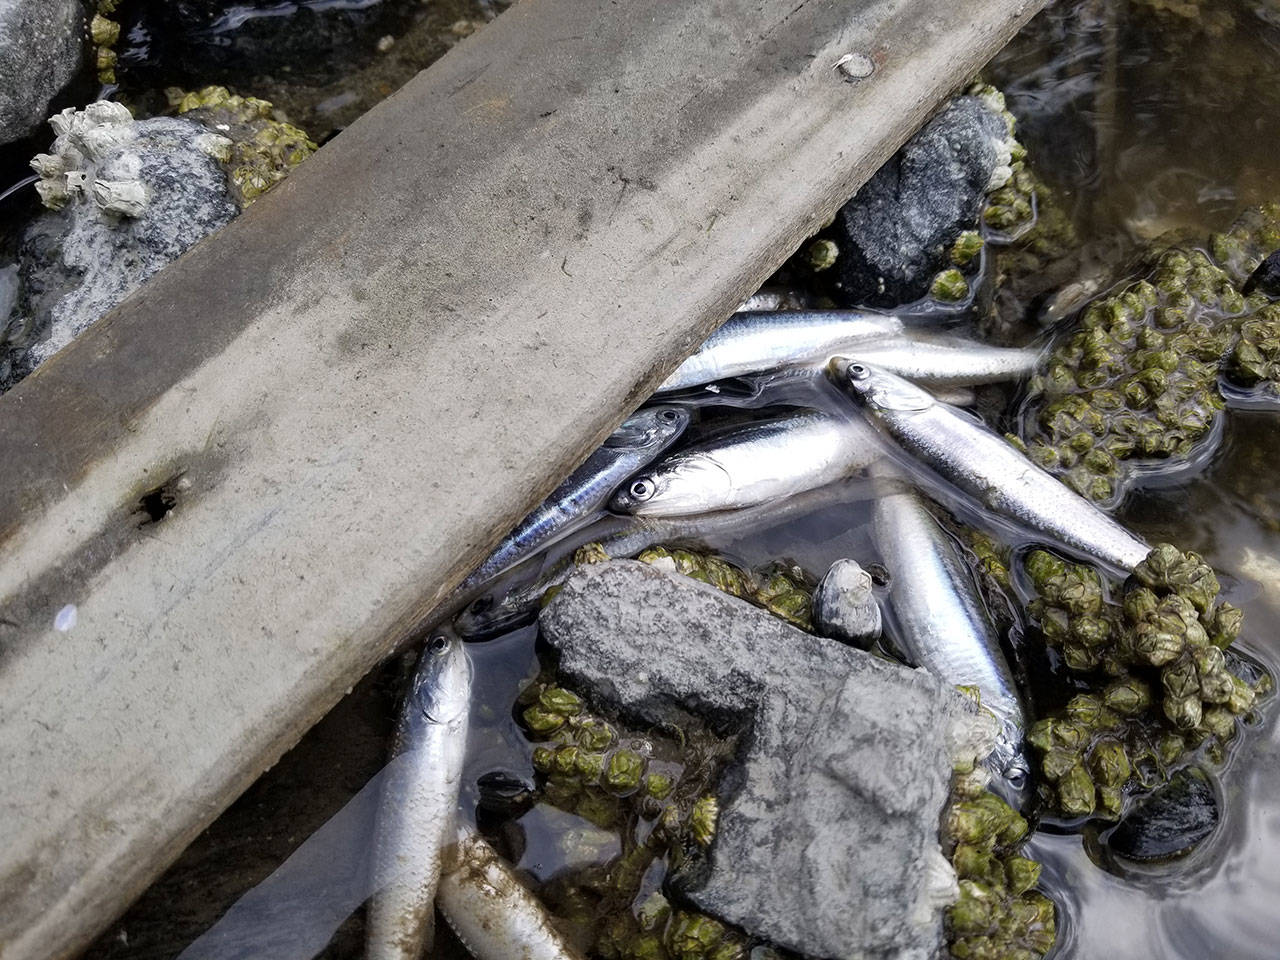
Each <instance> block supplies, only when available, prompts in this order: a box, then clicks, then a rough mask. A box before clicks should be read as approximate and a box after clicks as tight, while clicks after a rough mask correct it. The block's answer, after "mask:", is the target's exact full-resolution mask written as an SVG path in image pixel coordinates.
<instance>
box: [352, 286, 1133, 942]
mask: <svg viewBox="0 0 1280 960" xmlns="http://www.w3.org/2000/svg"><path fill="white" fill-rule="evenodd" d="M753 305H757V306H758V304H753ZM770 306H772V304H770ZM1037 356H1038V351H1037V350H1035V349H1030V348H1025V349H1011V348H1001V347H991V346H988V345H985V344H982V343H978V342H976V341H972V340H967V339H964V338H962V337H958V336H952V335H948V334H940V333H937V332H936V331H933V330H930V329H928V328H927V327H925V326H923V325H920V324H913V323H912V322H909V320H907V319H904V318H901V317H897V316H892V315H888V314H880V313H873V312H869V311H851V310H846V311H838V310H823V311H806V310H783V311H769V310H762V309H753V310H743V311H740V312H738V313H735V314H734V315H733V316H732V317H731V318H730V319H729V320H728V321H727V322H726V323H725V324H724V325H723V326H722V327H720V329H719V330H717V331H716V332H715V333H714V334H712V335H711V336H710V337H709V338H708V339H707V341H706V342H705V343H704V344H703V345H702V347H701V348H700V349H699V350H698V351H697V352H696V353H695V354H694V355H693V356H691V357H690V358H689V359H688V360H686V361H685V362H684V363H683V364H681V365H680V367H679V368H678V369H677V370H676V371H675V372H674V373H673V374H672V375H671V376H670V377H669V378H668V379H667V380H666V381H664V382H663V383H662V385H661V386H660V387H659V389H658V392H657V394H656V395H655V396H656V398H657V399H658V400H659V401H660V402H657V403H654V404H651V405H648V406H645V407H642V408H641V409H640V410H639V411H637V412H636V413H634V414H632V416H630V417H629V418H627V420H626V421H625V422H624V423H623V424H622V426H621V427H619V429H618V430H617V431H616V432H615V433H614V434H613V435H611V436H610V437H609V438H608V439H607V440H606V441H605V443H604V444H603V445H602V446H601V447H600V448H599V449H598V450H597V451H596V452H594V453H593V454H591V456H589V457H588V458H587V459H586V461H585V462H584V463H583V465H582V466H581V467H580V468H579V469H578V470H577V471H575V472H574V473H573V474H572V475H571V476H570V477H569V478H568V479H567V480H565V481H564V483H562V484H561V485H560V486H559V487H557V488H556V490H555V491H554V492H553V493H552V494H551V496H550V497H548V499H547V500H546V501H545V502H544V503H543V504H542V505H540V506H539V507H538V508H536V509H535V510H534V511H533V512H532V513H530V514H529V516H528V517H526V518H525V520H523V521H522V522H521V523H520V524H518V525H517V526H516V528H515V529H514V530H513V531H512V532H511V533H510V534H509V535H508V536H507V537H505V538H504V539H503V541H502V542H501V543H500V544H499V545H498V546H497V548H495V549H494V551H493V552H492V553H491V554H490V555H489V556H488V557H487V558H486V559H485V560H484V561H483V562H481V563H480V564H479V565H478V566H477V567H476V569H475V570H474V571H473V573H472V574H471V575H470V576H469V577H468V578H467V580H466V581H465V582H464V584H463V586H462V587H461V588H460V589H459V590H458V591H457V592H455V594H454V596H453V598H452V601H451V605H449V607H448V609H447V613H448V614H449V616H450V618H451V619H452V623H451V629H450V630H449V631H444V632H437V633H435V634H433V635H432V638H431V639H430V640H429V641H428V642H427V644H426V646H425V648H424V650H423V652H422V654H421V657H420V659H419V661H418V666H417V669H416V672H415V674H414V676H413V679H412V681H411V682H410V684H409V688H408V692H407V693H406V695H405V697H404V700H403V706H402V712H401V716H400V720H399V724H398V726H397V729H396V735H395V742H394V745H393V751H392V753H393V759H392V765H393V769H392V772H391V773H390V775H389V776H388V777H387V778H386V780H385V783H384V787H383V797H382V803H381V806H380V808H379V816H378V823H377V835H376V840H375V854H376V856H375V860H376V864H375V871H376V886H377V892H376V894H375V895H374V897H373V899H372V901H371V904H370V907H369V913H368V923H367V955H368V956H369V957H370V958H375V960H418V958H421V957H424V956H428V955H430V945H431V942H432V923H433V918H434V915H435V910H436V909H439V911H440V914H441V915H442V916H443V917H444V918H445V919H446V920H447V922H448V923H449V925H450V926H451V927H452V928H453V930H454V931H455V933H456V934H457V937H458V939H459V940H460V941H461V942H462V944H463V945H464V946H465V947H466V948H467V950H468V951H470V952H471V954H472V955H473V956H474V957H475V958H476V960H516V958H529V960H570V958H579V957H580V956H581V954H580V953H579V952H578V950H577V949H576V947H575V946H574V945H573V944H572V943H570V942H569V941H568V940H567V939H566V938H565V936H564V934H563V933H562V932H561V931H560V930H558V929H557V927H556V925H555V922H554V920H553V919H552V918H551V917H550V915H549V914H548V913H547V912H546V911H545V910H544V909H543V907H542V906H541V905H540V904H539V902H538V900H537V898H536V897H535V896H534V894H533V893H532V892H531V891H530V889H529V888H528V887H526V886H525V885H524V883H523V881H522V880H521V879H520V877H519V876H518V874H517V873H516V871H515V869H514V867H513V866H512V865H510V864H507V863H505V862H504V861H503V860H502V858H501V857H500V856H499V854H498V853H497V852H496V851H495V850H494V849H493V847H491V846H490V845H489V844H488V843H487V842H486V841H485V839H484V838H483V837H482V836H481V835H480V834H479V833H477V832H476V830H475V828H474V827H473V825H472V824H471V823H470V822H468V818H467V817H466V816H463V815H462V814H461V812H460V810H459V804H460V800H459V791H460V788H461V779H462V759H463V756H464V755H465V750H466V739H467V729H468V726H467V724H468V714H469V710H470V700H471V697H470V689H471V673H472V668H471V664H470V661H469V658H468V655H467V652H466V649H465V641H475V640H483V639H487V638H489V637H493V636H497V635H499V634H502V633H505V632H508V631H510V630H513V629H515V628H517V627H520V626H522V625H524V624H527V623H529V622H531V621H532V620H533V619H534V618H535V617H536V615H537V611H538V609H539V607H540V604H541V602H542V598H543V596H544V595H545V594H546V593H547V591H548V590H551V589H553V588H554V587H556V586H558V585H559V584H560V583H563V582H564V580H565V579H567V577H568V576H569V574H570V573H571V572H572V570H573V568H574V559H573V549H574V548H575V547H577V546H580V545H581V544H582V543H585V542H588V538H589V539H590V540H591V541H594V542H597V543H599V544H600V546H601V547H602V548H603V550H604V552H605V553H606V554H607V555H609V556H611V557H630V556H635V555H636V554H638V553H640V552H641V551H643V550H645V549H647V548H648V547H651V546H654V545H656V544H659V543H665V544H671V543H678V542H692V543H697V542H698V541H699V540H700V539H702V538H704V537H708V536H724V535H726V534H741V533H747V532H756V531H761V530H764V529H767V528H768V527H770V526H773V525H777V524H780V523H783V522H785V521H787V520H789V519H791V518H795V517H799V516H803V515H806V514H808V513H811V512H813V511H814V510H816V509H818V508H819V507H830V506H831V505H832V504H836V505H839V504H841V503H843V502H846V501H847V500H848V498H849V496H850V493H849V491H850V486H849V485H850V484H851V483H853V482H855V478H858V477H864V478H865V479H866V480H867V482H868V483H869V484H872V485H873V486H874V488H875V493H874V495H873V496H872V497H870V499H871V511H872V522H871V525H870V533H871V537H872V540H873V542H874V544H875V547H876V549H877V551H878V554H879V557H880V558H881V560H882V563H883V567H884V576H883V578H882V579H880V580H877V579H876V577H873V575H872V573H871V572H870V571H869V569H867V568H864V567H863V566H862V565H860V564H859V563H858V562H857V561H856V560H855V559H854V558H844V559H841V560H839V561H837V562H836V563H835V564H833V565H832V567H831V569H830V570H829V571H827V574H826V576H824V577H823V578H822V580H821V582H820V584H819V586H818V588H817V590H816V591H815V593H814V598H813V623H814V630H815V632H816V633H818V634H819V635H821V636H825V637H828V638H831V639H832V641H833V642H835V641H839V642H842V643H849V644H854V645H857V646H859V647H862V648H864V649H866V648H870V647H872V646H873V645H875V644H877V643H878V644H880V646H881V648H882V649H883V650H885V651H886V652H888V653H890V654H892V655H895V656H897V657H899V658H900V659H902V660H903V661H905V662H907V663H909V664H911V665H912V666H916V667H919V668H921V669H924V670H928V671H930V672H932V673H934V674H936V675H937V676H938V677H940V678H942V679H944V680H945V681H947V682H948V683H951V684H955V685H957V686H964V687H971V688H976V689H977V690H978V691H979V694H980V697H981V702H982V704H983V705H984V706H985V707H986V708H987V709H988V710H989V711H990V712H991V713H992V714H994V715H995V717H996V719H997V720H998V721H999V725H1000V731H1001V732H1000V735H999V738H998V741H997V746H996V749H995V751H994V752H993V754H992V756H991V758H990V759H989V760H988V765H989V767H990V768H991V771H992V773H993V774H994V775H995V778H996V786H997V787H998V788H999V789H1001V791H1002V792H1003V793H1004V795H1005V796H1006V798H1007V799H1010V802H1012V803H1015V804H1017V803H1019V802H1020V801H1021V799H1022V798H1023V797H1024V796H1025V795H1026V790H1027V786H1028V781H1029V777H1030V766H1029V764H1028V762H1027V759H1026V751H1025V746H1024V742H1023V735H1024V731H1025V729H1026V727H1027V723H1028V720H1027V717H1026V715H1025V705H1024V704H1025V700H1024V697H1023V694H1022V692H1021V691H1020V690H1019V686H1018V683H1017V681H1016V680H1015V675H1014V672H1013V670H1011V669H1010V665H1009V662H1008V661H1007V659H1006V655H1005V652H1004V647H1003V644H1002V640H1001V636H1000V632H999V631H998V630H997V628H996V627H995V625H994V623H993V620H992V617H991V614H990V613H989V611H988V610H987V607H986V605H985V603H984V600H983V594H982V592H981V590H980V589H979V586H978V584H977V582H976V580H975V576H974V571H973V569H972V567H971V565H970V563H969V562H968V560H967V559H966V551H965V549H964V547H963V546H962V544H961V543H960V542H959V541H958V540H957V539H956V538H955V537H954V536H953V535H952V534H951V533H950V532H949V530H948V529H947V527H946V525H945V523H944V518H945V517H946V515H947V511H950V512H951V513H954V514H956V515H960V516H963V517H964V518H965V520H966V521H967V522H970V523H974V524H978V525H987V526H989V527H991V528H992V529H993V530H994V531H995V532H997V533H1001V534H1004V535H1005V536H1006V538H1007V539H1009V541H1010V542H1014V543H1016V544H1018V545H1019V546H1024V545H1026V544H1030V543H1043V544H1048V545H1051V546H1054V547H1057V548H1058V549H1061V550H1063V551H1065V552H1067V553H1069V554H1070V555H1072V556H1074V557H1077V558H1079V559H1083V560H1088V561H1092V562H1095V563H1098V564H1101V565H1102V566H1104V567H1106V568H1109V569H1111V570H1113V571H1117V572H1120V573H1128V572H1129V571H1130V570H1132V568H1133V567H1134V566H1135V565H1136V564H1138V563H1139V562H1140V561H1141V560H1142V559H1143V558H1144V557H1145V556H1146V554H1147V552H1148V548H1147V545H1146V544H1145V543H1143V542H1142V540H1141V539H1139V538H1138V537H1136V536H1135V535H1133V534H1132V533H1130V532H1129V531H1127V530H1126V529H1125V528H1124V527H1123V526H1121V525H1120V524H1119V523H1118V522H1117V521H1115V520H1114V519H1113V518H1111V517H1110V516H1109V515H1108V514H1106V513H1104V512H1103V511H1102V510H1100V509H1099V508H1098V507H1097V506H1095V505H1094V504H1092V503H1091V502H1089V501H1088V500H1085V499H1084V498H1082V497H1080V496H1078V495H1077V494H1075V493H1074V492H1072V491H1071V490H1070V489H1068V488H1067V487H1066V486H1064V485H1063V484H1062V483H1060V482H1059V481H1058V480H1056V479H1054V478H1053V477H1052V476H1050V475H1049V474H1047V473H1045V472H1044V471H1043V470H1041V469H1040V468H1039V467H1037V466H1036V465H1035V464H1033V463H1032V462H1031V461H1030V460H1028V459H1027V457H1026V456H1024V455H1023V454H1022V453H1021V452H1020V451H1019V450H1018V449H1017V448H1016V447H1015V446H1013V445H1012V444H1010V443H1009V442H1008V441H1006V440H1004V439H1003V438H1002V437H1001V436H1000V435H999V434H997V433H995V432H994V431H993V430H991V429H990V428H989V427H988V426H987V425H986V424H984V423H983V422H982V421H981V420H980V419H979V418H978V417H977V416H976V415H974V414H972V413H970V412H968V411H967V410H964V409H961V408H959V407H957V406H955V405H952V404H950V403H947V402H946V400H945V398H947V397H954V398H956V399H959V400H960V401H962V402H963V401H966V400H968V399H970V398H971V397H972V393H971V392H969V391H968V388H970V387H972V386H974V385H979V384H989V383H998V382H1005V381H1014V382H1017V381H1019V380H1021V379H1023V378H1025V377H1026V376H1028V375H1029V374H1030V373H1031V371H1032V370H1033V368H1034V367H1035V364H1036V361H1037ZM742 378H746V379H748V380H754V381H755V387H754V388H753V389H754V390H755V394H753V396H755V395H758V396H759V397H761V398H764V400H768V399H769V398H770V392H769V391H770V389H771V386H770V385H771V384H790V385H794V384H795V383H797V382H803V383H806V384H809V387H808V389H809V391H810V394H809V396H810V400H811V402H809V403H807V404H796V403H794V402H785V401H784V403H783V405H784V406H785V409H778V404H771V405H770V404H766V403H765V402H764V400H761V401H758V402H757V403H756V406H755V408H751V407H747V408H745V409H744V408H733V407H730V406H726V407H725V408H724V409H721V410H719V411H717V400H718V398H720V396H721V393H720V387H719V384H720V383H722V382H725V381H730V380H735V379H742ZM824 384H826V386H824ZM957 390H958V391H959V392H958V393H956V391H957ZM784 396H788V397H789V395H784ZM761 407H766V412H765V413H764V415H759V414H756V413H754V412H753V409H759V408H761ZM725 410H728V411H729V412H728V413H727V414H726V413H725ZM717 412H718V413H719V414H720V415H719V416H717ZM690 434H694V435H693V436H692V437H690V436H689V435H690ZM453 614H456V616H453Z"/></svg>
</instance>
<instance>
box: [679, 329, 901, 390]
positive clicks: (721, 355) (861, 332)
mask: <svg viewBox="0 0 1280 960" xmlns="http://www.w3.org/2000/svg"><path fill="white" fill-rule="evenodd" d="M901 333H902V321H901V320H899V319H898V318H897V317H891V316H888V315H885V314H879V313H871V312H863V311H859V310H800V311H791V310H787V311H781V312H774V311H768V310H762V311H748V310H743V311H739V312H738V313H735V314H733V316H731V317H730V318H729V319H728V320H726V321H725V322H724V323H723V324H721V326H720V327H719V328H718V329H717V330H716V331H715V332H714V333H712V334H711V336H709V337H707V339H706V340H705V341H703V344H702V346H701V347H699V348H698V350H697V352H696V353H694V354H693V355H692V356H691V357H689V359H687V360H685V362H684V363H682V364H680V366H679V367H677V368H676V371H675V373H673V374H671V376H669V377H668V378H667V379H666V380H665V381H663V383H662V386H660V387H658V390H657V392H658V393H668V392H670V391H672V390H685V389H688V388H689V387H696V386H699V385H700V384H704V383H711V382H712V381H714V380H726V379H728V378H729V377H741V376H745V375H747V374H751V373H760V372H761V371H764V370H771V369H776V368H778V367H785V366H790V365H792V364H796V363H800V362H802V361H804V360H815V361H820V360H824V359H826V358H827V357H828V356H831V354H832V353H838V352H840V351H841V350H847V349H849V348H850V347H851V346H853V345H854V344H858V343H861V342H863V341H865V340H870V339H874V338H877V337H892V336H900V335H901Z"/></svg>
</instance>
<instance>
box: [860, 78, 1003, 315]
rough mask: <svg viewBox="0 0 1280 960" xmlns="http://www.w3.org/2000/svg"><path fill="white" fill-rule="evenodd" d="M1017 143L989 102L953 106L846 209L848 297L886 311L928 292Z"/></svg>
mask: <svg viewBox="0 0 1280 960" xmlns="http://www.w3.org/2000/svg"><path fill="white" fill-rule="evenodd" d="M1014 146H1015V143H1014V141H1013V139H1012V136H1011V134H1010V131H1009V121H1008V120H1007V119H1006V117H1005V116H1004V114H1003V113H1002V112H1001V111H1000V110H999V109H998V104H997V103H995V102H994V101H993V100H991V99H990V98H984V97H977V96H963V97H958V98H956V99H955V100H952V101H951V102H950V103H949V104H947V106H946V107H944V108H943V109H942V110H941V111H940V112H939V113H938V114H937V115H936V116H934V118H933V119H932V120H930V121H929V122H928V123H926V124H925V125H924V127H923V128H921V130H920V132H919V133H917V134H916V135H915V136H914V137H912V138H911V140H909V141H908V142H907V144H906V145H905V146H904V147H903V148H902V149H901V150H899V151H898V152H897V154H895V155H894V157H893V158H892V159H891V160H890V161H889V162H888V163H886V164H885V165H884V166H883V167H881V168H880V169H879V170H878V171H876V174H875V176H873V177H872V178H871V179H870V180H868V181H867V183H866V184H865V185H864V186H863V187H862V189H861V190H859V191H858V193H857V195H856V196H854V198H853V199H852V200H850V201H849V202H848V203H847V204H845V205H844V207H843V208H842V209H841V210H840V213H839V215H838V217H837V221H836V224H837V229H838V234H839V236H838V240H837V242H838V244H839V247H840V258H839V260H838V261H837V266H836V269H837V270H839V271H840V280H841V284H842V285H843V288H844V294H845V296H846V298H847V299H848V300H849V301H850V302H852V303H858V304H865V305H869V306H882V307H887V306H896V305H898V304H902V303H907V302H908V301H912V300H917V299H919V298H920V297H923V296H924V295H925V294H926V293H929V291H930V287H931V285H933V284H934V280H935V275H937V274H938V273H939V271H940V270H943V269H944V268H949V267H951V261H950V251H951V247H952V245H953V244H955V242H956V241H957V240H958V239H959V238H960V235H961V234H962V233H964V232H965V231H966V230H971V229H972V228H973V227H974V226H975V225H976V223H977V220H978V214H979V213H980V212H981V210H982V207H983V203H984V198H985V196H986V194H987V193H988V192H989V191H991V190H993V189H995V188H997V187H1000V186H1003V184H1004V183H1005V182H1006V181H1007V180H1008V179H1009V176H1010V167H1009V164H1010V161H1011V159H1012V150H1013V148H1014ZM962 279H963V278H962ZM953 286H954V278H951V283H950V284H949V285H947V289H948V290H950V289H951V287H953Z"/></svg>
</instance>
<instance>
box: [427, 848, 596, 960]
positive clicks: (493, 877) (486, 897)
mask: <svg viewBox="0 0 1280 960" xmlns="http://www.w3.org/2000/svg"><path fill="white" fill-rule="evenodd" d="M437 903H438V905H439V907H440V912H441V913H442V914H444V917H445V919H446V920H447V921H449V926H451V927H452V928H453V930H454V932H455V933H456V934H457V935H458V939H459V940H461V941H462V944H463V946H465V947H466V948H467V950H468V951H469V952H470V954H471V956H473V957H475V960H582V954H581V953H579V952H578V951H577V950H576V949H574V947H572V946H571V945H570V944H569V943H568V942H567V941H566V940H565V939H564V937H563V936H561V934H560V933H559V931H557V930H556V928H555V927H554V926H553V925H552V923H551V918H550V916H549V915H548V914H547V911H546V908H545V907H543V906H542V904H541V903H539V902H538V899H537V898H536V897H535V896H534V895H533V894H532V893H531V892H530V891H529V889H528V888H527V887H525V885H524V884H523V883H521V882H520V880H519V879H518V878H517V877H516V875H515V872H514V871H513V870H512V869H511V868H510V867H509V866H507V864H505V863H504V862H503V861H502V858H501V857H499V856H498V854H497V852H496V851H495V850H494V849H493V847H491V846H489V844H488V843H486V842H485V840H484V838H483V837H481V836H480V835H479V834H478V833H476V832H474V831H472V830H469V829H465V828H464V829H462V830H460V831H459V833H458V844H457V847H456V848H455V852H454V855H453V857H452V859H451V864H450V869H449V871H448V872H447V873H445V874H444V876H443V877H441V878H440V889H439V892H438V894H437Z"/></svg>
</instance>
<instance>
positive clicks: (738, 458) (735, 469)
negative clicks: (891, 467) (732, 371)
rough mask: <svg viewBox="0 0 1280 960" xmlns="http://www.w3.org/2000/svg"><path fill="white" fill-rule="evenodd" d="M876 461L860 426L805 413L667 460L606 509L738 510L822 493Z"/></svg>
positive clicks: (661, 513) (642, 512) (739, 430)
mask: <svg viewBox="0 0 1280 960" xmlns="http://www.w3.org/2000/svg"><path fill="white" fill-rule="evenodd" d="M881 455H882V448H881V446H880V444H879V443H878V441H877V439H876V436H875V431H874V430H870V429H868V427H867V425H866V424H864V423H861V422H860V421H858V420H856V419H848V418H844V417H836V416H832V415H831V414H827V413H819V412H817V411H804V412H801V413H794V414H789V415H787V416H785V417H780V418H778V419H775V420H764V421H760V422H757V423H750V424H747V425H746V426H742V427H736V428H734V429H732V430H729V431H727V432H725V433H723V434H720V435H719V436H715V437H712V438H710V439H708V440H706V441H704V442H702V443H699V444H695V445H694V446H691V447H687V448H685V449H683V450H678V451H677V452H675V453H673V454H669V455H668V456H666V457H664V458H663V459H662V460H660V461H658V462H657V463H656V464H654V465H653V466H652V467H650V468H649V469H648V470H646V471H645V472H644V473H641V474H639V475H637V476H636V477H634V478H632V480H631V482H630V483H628V484H626V485H625V486H623V487H621V488H620V489H619V490H618V492H617V493H615V494H614V495H613V499H612V500H610V501H609V509H610V510H613V511H615V512H617V513H631V514H636V515H638V516H654V517H679V516H689V515H691V514H698V513H710V512H713V511H716V510H733V509H741V508H743V507H750V506H754V505H756V504H760V503H767V502H769V501H771V500H780V499H782V498H783V497H788V496H791V495H792V494H796V493H800V492H801V491H804V490H812V489H815V488H817V487H822V486H825V485H826V484H828V483H832V482H834V481H836V480H839V479H840V478H841V477H846V476H848V475H849V474H851V473H853V472H854V471H855V470H858V469H860V468H862V467H865V466H867V465H868V464H870V463H873V462H875V461H876V460H878V459H879V458H880V456H881Z"/></svg>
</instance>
